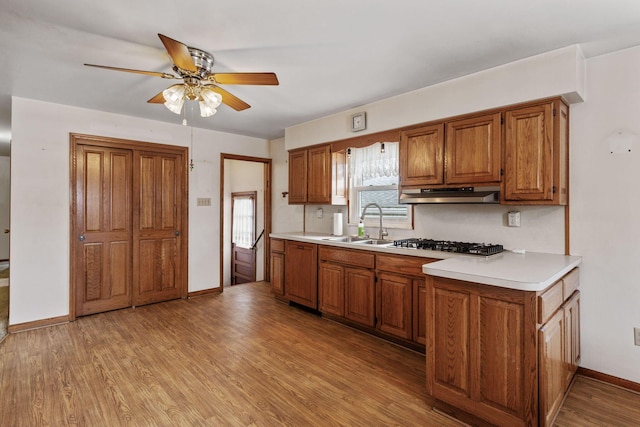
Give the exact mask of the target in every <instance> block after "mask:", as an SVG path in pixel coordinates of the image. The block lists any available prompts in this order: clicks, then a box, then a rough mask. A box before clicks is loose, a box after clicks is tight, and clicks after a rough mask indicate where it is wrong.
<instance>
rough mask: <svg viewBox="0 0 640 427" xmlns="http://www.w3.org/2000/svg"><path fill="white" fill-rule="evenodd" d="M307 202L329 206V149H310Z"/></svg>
mask: <svg viewBox="0 0 640 427" xmlns="http://www.w3.org/2000/svg"><path fill="white" fill-rule="evenodd" d="M308 161H309V163H308V171H307V180H308V181H307V202H308V203H325V204H331V147H330V146H329V145H324V146H322V147H316V148H310V149H309V159H308Z"/></svg>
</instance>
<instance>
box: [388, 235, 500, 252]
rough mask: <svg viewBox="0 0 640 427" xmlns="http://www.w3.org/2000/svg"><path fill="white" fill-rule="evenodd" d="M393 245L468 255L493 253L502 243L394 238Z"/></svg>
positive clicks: (497, 250) (498, 250)
mask: <svg viewBox="0 0 640 427" xmlns="http://www.w3.org/2000/svg"><path fill="white" fill-rule="evenodd" d="M393 246H396V247H399V248H415V249H430V250H433V251H443V252H458V253H461V254H469V255H483V256H489V255H495V254H498V253H500V252H502V251H504V248H503V247H502V245H494V244H492V243H489V244H486V243H468V242H452V241H449V240H433V239H417V238H412V239H402V240H394V241H393Z"/></svg>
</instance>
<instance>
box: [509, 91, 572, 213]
mask: <svg viewBox="0 0 640 427" xmlns="http://www.w3.org/2000/svg"><path fill="white" fill-rule="evenodd" d="M504 114H505V143H504V157H505V164H504V171H505V174H504V180H503V188H502V192H501V193H502V203H506V204H548V205H566V204H567V198H568V189H567V187H568V165H567V163H568V148H569V126H568V123H569V107H568V106H567V105H566V104H565V103H564V102H562V101H561V100H560V99H555V100H553V101H548V102H545V103H541V104H533V105H529V106H523V107H520V108H515V109H511V110H507V111H506V112H505V113H504Z"/></svg>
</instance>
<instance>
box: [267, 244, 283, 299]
mask: <svg viewBox="0 0 640 427" xmlns="http://www.w3.org/2000/svg"><path fill="white" fill-rule="evenodd" d="M270 280H271V292H273V293H274V294H276V295H280V296H282V295H284V254H283V253H278V252H271V277H270Z"/></svg>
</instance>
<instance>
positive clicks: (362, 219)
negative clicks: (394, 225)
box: [360, 203, 389, 240]
mask: <svg viewBox="0 0 640 427" xmlns="http://www.w3.org/2000/svg"><path fill="white" fill-rule="evenodd" d="M369 206H374V207H376V208H378V212H379V213H380V230H379V231H378V239H379V240H383V239H384V236H388V235H389V233H387V232H386V231H385V230H383V229H382V208H381V207H380V205H379V204H377V203H369V204H367V205H366V206H365V207H364V208H363V209H362V216H361V217H360V220H361V221H363V222H364V214H365V213H366V212H367V208H368V207H369Z"/></svg>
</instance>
